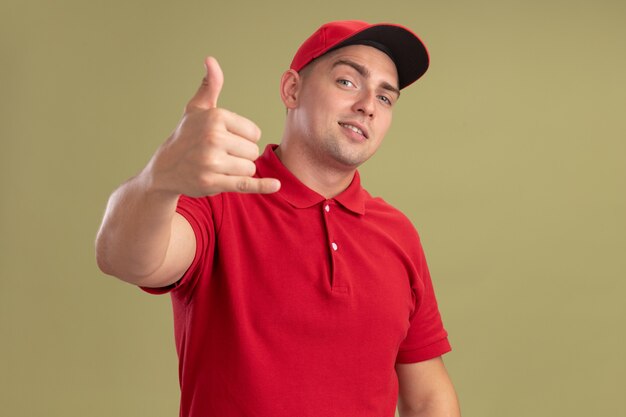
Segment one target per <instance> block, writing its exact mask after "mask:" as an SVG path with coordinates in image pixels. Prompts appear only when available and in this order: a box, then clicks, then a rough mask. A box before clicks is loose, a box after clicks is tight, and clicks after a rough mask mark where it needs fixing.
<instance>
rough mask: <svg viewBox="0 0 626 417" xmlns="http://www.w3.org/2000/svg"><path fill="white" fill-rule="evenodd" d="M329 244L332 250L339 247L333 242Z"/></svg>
mask: <svg viewBox="0 0 626 417" xmlns="http://www.w3.org/2000/svg"><path fill="white" fill-rule="evenodd" d="M331 246H332V247H333V250H337V249H339V248H338V247H337V244H336V243H335V242H333V243H331Z"/></svg>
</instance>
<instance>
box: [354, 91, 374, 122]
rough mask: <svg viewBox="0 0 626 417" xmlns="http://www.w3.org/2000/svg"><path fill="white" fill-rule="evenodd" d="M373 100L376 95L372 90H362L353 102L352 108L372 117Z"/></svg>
mask: <svg viewBox="0 0 626 417" xmlns="http://www.w3.org/2000/svg"><path fill="white" fill-rule="evenodd" d="M375 100H376V95H375V94H374V92H372V91H368V90H364V91H362V92H361V93H360V94H359V96H358V98H357V100H356V101H355V102H354V106H353V109H354V111H355V112H357V113H361V114H362V115H364V116H366V117H368V118H370V119H371V118H373V117H374V109H375Z"/></svg>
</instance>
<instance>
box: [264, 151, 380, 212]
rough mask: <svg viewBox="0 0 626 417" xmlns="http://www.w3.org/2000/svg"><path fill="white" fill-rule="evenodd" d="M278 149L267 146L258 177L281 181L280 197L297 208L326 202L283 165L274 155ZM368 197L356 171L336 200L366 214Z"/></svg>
mask: <svg viewBox="0 0 626 417" xmlns="http://www.w3.org/2000/svg"><path fill="white" fill-rule="evenodd" d="M277 147H278V145H274V144H269V145H267V147H266V148H265V151H264V152H263V154H262V155H261V156H260V157H259V158H258V159H257V161H256V167H257V175H258V176H259V177H263V178H277V179H278V180H280V183H281V186H280V190H279V191H278V195H280V196H281V197H282V198H284V199H285V200H287V202H288V203H289V204H291V205H292V206H294V207H296V208H307V207H312V206H314V205H316V204H319V203H322V202H323V201H326V198H325V197H324V196H323V195H321V194H318V193H317V192H315V191H313V190H311V189H310V188H309V187H307V186H306V185H304V184H303V183H302V182H300V180H299V179H298V178H296V176H295V175H293V174H292V173H291V171H289V170H288V169H287V167H285V166H284V165H283V163H282V162H281V161H280V159H278V156H276V154H275V153H274V149H276V148H277ZM368 195H369V194H368V193H367V191H365V190H364V189H363V188H362V187H361V178H360V176H359V172H358V171H355V173H354V178H353V179H352V182H351V183H350V185H349V186H348V188H346V189H345V190H344V191H343V192H341V193H340V194H339V195H337V196H335V197H334V200H335V201H337V202H339V203H340V204H341V205H342V206H344V207H345V208H347V209H348V210H350V211H352V212H354V213H357V214H365V201H366V200H367V197H368Z"/></svg>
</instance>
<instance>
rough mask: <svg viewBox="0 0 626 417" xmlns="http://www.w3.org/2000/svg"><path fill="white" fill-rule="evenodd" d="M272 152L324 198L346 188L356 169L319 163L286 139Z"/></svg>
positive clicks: (301, 180) (339, 192)
mask: <svg viewBox="0 0 626 417" xmlns="http://www.w3.org/2000/svg"><path fill="white" fill-rule="evenodd" d="M274 152H275V153H276V156H277V157H278V159H280V161H281V162H282V163H283V165H284V166H285V167H286V168H287V169H288V170H289V171H290V172H291V173H292V174H293V175H294V176H295V177H296V178H298V180H300V182H301V183H303V184H304V185H306V186H307V187H308V188H310V189H311V190H313V191H315V192H316V193H318V194H320V195H322V196H324V197H325V198H333V197H335V196H336V195H338V194H341V193H342V192H343V191H344V190H345V189H346V188H348V186H349V185H350V183H351V182H352V179H353V178H354V173H355V171H356V168H348V169H338V168H334V167H329V166H327V165H321V164H319V163H317V162H316V161H312V160H310V159H309V158H307V157H306V154H305V153H302V152H299V151H298V150H297V149H296V148H295V147H292V146H290V145H289V144H288V142H286V141H283V142H281V144H280V146H279V147H277V148H276V149H275V151H274Z"/></svg>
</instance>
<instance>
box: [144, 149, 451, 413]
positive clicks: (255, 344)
mask: <svg viewBox="0 0 626 417" xmlns="http://www.w3.org/2000/svg"><path fill="white" fill-rule="evenodd" d="M274 148H275V145H270V146H268V147H267V148H266V150H265V152H264V153H263V155H262V156H261V157H260V158H259V159H258V160H257V163H256V164H257V176H260V177H272V178H278V179H280V181H281V183H282V187H281V189H280V191H279V192H278V193H275V194H269V195H260V194H258V195H257V194H236V193H223V194H219V195H217V196H213V197H208V198H198V199H193V198H189V197H184V196H183V197H181V199H180V202H179V206H178V212H179V213H181V214H182V215H183V216H184V217H185V218H186V219H187V220H188V221H189V223H190V224H191V226H192V227H193V230H194V232H195V235H196V241H197V249H196V255H195V259H194V261H193V264H192V265H191V267H190V268H189V270H188V271H187V272H186V273H185V275H184V276H183V277H182V279H181V280H180V281H179V282H178V283H177V284H176V285H174V286H172V287H170V288H163V289H146V290H147V291H149V292H153V293H163V292H167V291H170V292H171V297H172V302H173V307H174V325H175V336H176V347H177V350H178V355H179V376H180V384H181V411H180V415H181V416H184V417H210V416H215V417H248V416H255V417H266V416H267V417H282V416H285V417H287V416H288V417H293V416H298V417H307V416H310V417H322V416H323V417H333V416H337V417H352V416H358V417H387V416H388V417H392V416H393V415H394V410H395V406H396V401H397V393H398V383H397V378H396V374H395V370H394V366H395V364H396V363H397V362H402V363H406V362H418V361H423V360H426V359H430V358H433V357H436V356H440V355H442V354H443V353H446V352H447V351H449V350H450V345H449V343H448V340H447V333H446V331H445V330H444V328H443V326H442V323H441V318H440V315H439V311H438V309H437V303H436V300H435V295H434V293H433V287H432V284H431V279H430V275H429V273H428V267H427V265H426V260H425V258H424V253H423V251H422V247H421V245H420V241H419V237H418V235H417V232H416V231H415V228H414V227H413V225H412V224H411V222H410V221H409V220H408V219H407V218H406V217H405V216H404V215H403V214H402V213H400V212H399V211H398V210H396V209H394V208H393V207H391V206H390V205H389V204H387V203H386V202H384V201H383V200H382V199H380V198H372V197H371V196H370V195H369V194H368V193H367V191H365V190H364V189H363V188H362V187H361V184H360V180H359V175H358V173H357V174H356V175H355V177H354V180H353V181H352V184H351V185H350V186H349V187H348V189H346V190H345V191H344V192H343V193H341V194H340V195H338V196H337V197H335V198H332V199H325V198H324V197H323V196H321V195H319V194H317V193H316V192H314V191H312V190H311V189H309V188H307V187H306V186H305V185H303V184H302V183H301V182H300V181H299V180H298V179H297V178H296V177H295V176H293V175H292V174H291V173H290V172H289V171H288V170H287V169H286V168H285V167H284V166H283V165H282V163H281V162H280V160H279V159H278V158H277V157H276V155H275V154H274V152H273V149H274Z"/></svg>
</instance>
